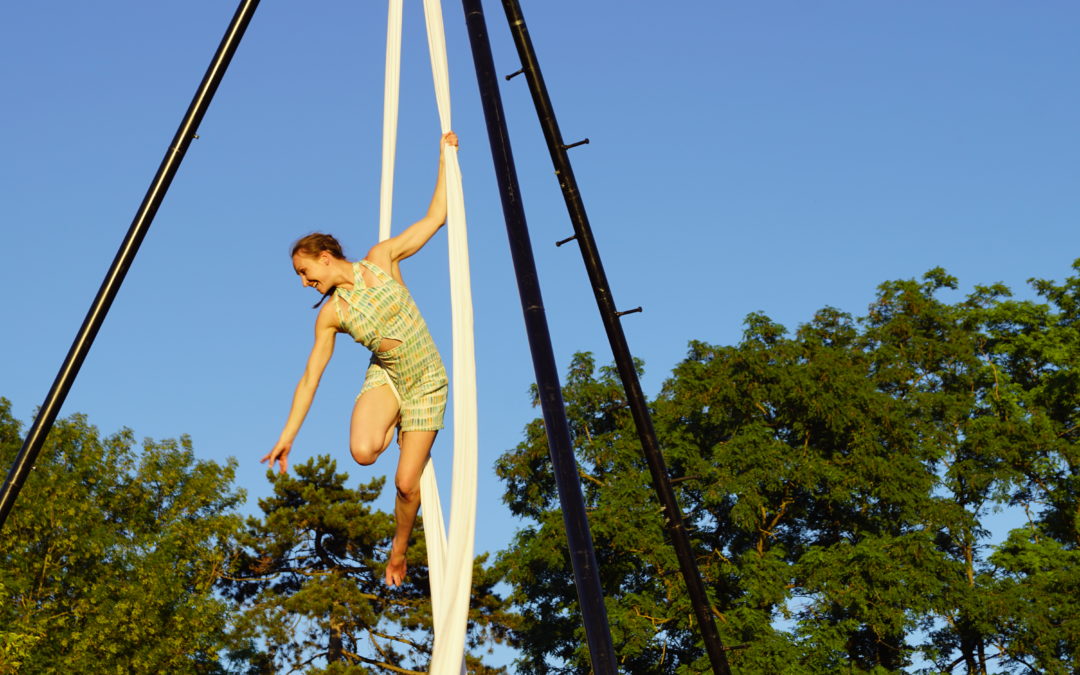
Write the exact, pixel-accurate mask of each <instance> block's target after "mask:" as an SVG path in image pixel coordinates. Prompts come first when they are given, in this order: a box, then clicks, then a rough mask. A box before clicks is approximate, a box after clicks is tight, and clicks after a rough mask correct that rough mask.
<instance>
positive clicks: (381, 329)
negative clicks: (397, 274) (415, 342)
mask: <svg viewBox="0 0 1080 675" xmlns="http://www.w3.org/2000/svg"><path fill="white" fill-rule="evenodd" d="M361 265H363V266H364V267H366V268H367V269H368V270H370V271H371V273H372V274H374V275H375V278H376V279H378V280H379V282H380V284H379V285H378V286H374V287H369V286H367V285H366V284H365V283H364V275H363V274H362V273H361V268H360V266H361ZM334 296H335V298H334V299H335V308H336V309H337V316H338V321H339V322H340V325H341V328H342V330H343V331H344V332H346V333H348V334H349V335H351V336H352V337H353V339H354V340H356V341H357V342H359V343H360V344H362V345H364V346H365V347H367V348H368V349H370V350H371V351H373V352H375V353H376V354H378V353H379V345H380V344H381V343H382V341H383V338H390V339H393V340H400V341H402V342H408V341H409V340H410V338H412V337H414V336H415V335H417V334H418V333H420V332H423V333H426V332H427V324H426V323H424V318H423V317H422V316H421V315H420V309H419V308H418V307H417V306H416V302H415V301H414V300H413V298H412V295H410V294H409V289H407V288H405V287H404V286H402V285H401V284H400V283H398V282H397V281H396V280H395V279H394V278H393V277H391V276H390V275H389V274H387V273H386V272H384V271H383V270H382V269H380V268H379V267H377V266H376V265H373V264H372V263H370V262H368V261H366V260H361V261H359V262H354V263H353V288H352V290H345V289H343V288H341V287H340V286H339V287H338V288H337V289H336V290H335V291H334Z"/></svg>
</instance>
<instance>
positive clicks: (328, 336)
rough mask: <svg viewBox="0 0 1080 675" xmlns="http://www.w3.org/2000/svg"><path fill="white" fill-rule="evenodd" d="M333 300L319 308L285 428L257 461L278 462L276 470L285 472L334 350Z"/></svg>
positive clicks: (271, 464)
mask: <svg viewBox="0 0 1080 675" xmlns="http://www.w3.org/2000/svg"><path fill="white" fill-rule="evenodd" d="M332 304H333V302H332V301H331V302H328V303H326V304H325V305H323V308H322V309H321V310H319V316H318V318H317V319H316V320H315V344H314V345H313V346H312V347H311V354H310V355H309V356H308V360H307V366H305V367H304V374H303V375H302V376H301V377H300V382H299V383H297V385H296V391H295V392H294V393H293V400H292V406H291V407H290V408H289V417H288V419H287V420H286V422H285V428H284V429H282V430H281V436H280V437H279V438H278V441H277V443H276V444H274V449H273V450H271V451H270V452H269V453H267V454H266V456H265V457H263V458H262V459H261V460H260V461H261V462H267V461H269V462H270V468H271V469H273V468H274V464H275V463H278V464H280V467H279V470H280V472H281V473H285V470H286V469H287V468H288V457H289V452H290V451H291V450H292V444H293V440H294V439H295V438H296V435H297V434H298V433H300V427H301V425H303V423H304V418H305V417H307V413H308V410H309V409H310V408H311V402H312V400H313V399H314V398H315V390H316V389H318V388H319V380H320V379H322V374H323V371H325V370H326V364H327V363H329V362H330V357H331V356H332V355H333V354H334V338H335V337H336V336H337V332H338V331H337V317H336V315H335V311H334V309H333V308H332V307H331V305H332Z"/></svg>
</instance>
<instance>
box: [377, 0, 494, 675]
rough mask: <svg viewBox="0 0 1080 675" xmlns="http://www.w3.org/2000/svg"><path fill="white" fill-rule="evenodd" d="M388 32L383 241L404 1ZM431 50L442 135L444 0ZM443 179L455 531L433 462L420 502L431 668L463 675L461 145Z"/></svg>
mask: <svg viewBox="0 0 1080 675" xmlns="http://www.w3.org/2000/svg"><path fill="white" fill-rule="evenodd" d="M387 16H388V18H387V35H386V86H385V89H384V97H385V98H384V103H383V152H382V157H383V164H382V183H381V197H380V208H379V238H380V240H382V239H386V238H388V237H389V236H390V214H391V210H392V209H391V203H392V197H393V173H394V156H395V148H396V139H397V113H398V98H399V83H400V78H401V66H400V64H401V16H402V0H389V10H388V13H387ZM424 18H425V22H426V24H427V36H428V51H429V53H430V56H431V73H432V78H433V80H434V84H435V99H436V103H437V105H438V109H439V121H440V125H441V127H442V133H446V132H448V131H450V130H451V129H452V127H451V119H450V75H449V67H448V64H447V59H446V36H445V31H444V28H443V20H442V6H441V3H440V1H439V0H424ZM443 153H444V155H443V162H444V167H445V169H444V170H445V172H446V175H445V180H446V207H447V217H446V230H447V243H448V249H449V254H450V303H451V325H452V328H453V347H452V355H453V366H452V368H453V372H452V377H451V383H452V390H451V391H452V399H453V421H454V461H453V476H452V481H451V488H452V489H451V499H450V529H449V531H450V535H451V536H449V537H448V536H447V530H446V526H445V524H444V523H443V511H442V505H441V502H440V499H439V490H438V485H437V484H436V481H435V469H434V467H433V465H432V462H431V461H430V460H428V464H427V466H426V467H425V468H424V473H423V475H422V476H421V480H420V503H421V508H422V509H423V517H424V533H425V538H426V542H427V551H428V570H429V577H430V582H431V607H432V618H433V623H434V630H435V645H434V650H433V653H432V657H431V663H430V665H429V668H428V672H429V673H431V674H432V675H454V674H456V673H459V672H460V673H463V674H464V673H465V658H464V656H465V629H466V626H467V624H468V614H469V597H470V591H471V588H472V567H473V546H474V539H475V533H476V475H477V445H478V440H477V412H476V355H475V344H474V339H473V310H472V283H471V280H470V275H469V248H468V233H467V231H466V226H465V197H464V192H463V188H462V181H461V169H460V167H459V165H458V158H457V148H456V147H451V146H447V147H445V148H444V149H443Z"/></svg>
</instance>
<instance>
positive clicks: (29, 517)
mask: <svg viewBox="0 0 1080 675" xmlns="http://www.w3.org/2000/svg"><path fill="white" fill-rule="evenodd" d="M21 445H22V441H21V439H20V438H19V426H18V423H17V422H16V421H15V420H14V419H13V418H12V417H11V410H10V404H9V403H8V401H6V400H5V399H0V461H2V462H3V463H4V465H5V466H10V465H11V464H12V463H13V461H14V458H15V455H16V453H17V452H18V450H19V448H20V447H21ZM232 480H233V465H232V464H231V463H230V464H229V465H226V466H221V465H219V464H216V463H214V462H206V461H199V460H196V459H195V458H194V455H193V452H192V448H191V442H190V440H189V439H188V438H186V437H185V438H181V439H180V440H178V441H177V440H166V441H152V440H147V441H145V442H144V443H143V444H142V448H141V449H139V448H137V446H136V444H135V441H134V438H133V436H132V433H131V431H130V430H128V429H125V430H123V431H121V432H119V433H117V434H114V435H112V436H108V437H105V438H102V437H101V435H100V434H99V432H98V430H97V429H96V428H95V427H93V426H91V425H89V424H88V423H87V421H86V419H85V418H84V417H82V416H81V415H74V416H72V417H70V418H69V419H66V420H61V421H59V422H57V423H56V424H55V426H54V427H53V430H52V432H51V433H50V434H49V437H48V439H47V441H46V443H45V446H44V448H43V449H42V452H41V454H40V455H39V457H38V460H37V462H36V464H35V466H34V470H33V472H32V473H31V474H30V476H29V478H28V479H27V481H26V483H25V485H24V486H23V489H22V492H21V496H20V499H19V501H18V503H17V504H16V506H15V508H14V509H13V510H12V511H11V513H10V515H9V517H8V520H7V522H6V524H5V526H4V532H3V537H0V597H2V601H0V673H3V672H11V673H14V672H18V673H25V674H32V673H78V672H82V673H100V672H116V673H121V672H122V673H146V674H148V675H149V674H156V673H218V672H224V670H223V668H224V666H223V665H222V663H221V654H222V652H223V650H224V649H225V648H226V644H225V641H224V637H223V636H224V633H225V629H226V625H227V621H228V607H227V605H226V604H225V603H224V602H223V601H222V600H221V599H220V598H218V597H217V596H216V595H215V594H214V592H213V584H214V581H215V579H216V577H217V575H218V573H219V572H220V570H221V568H222V566H223V564H224V563H225V562H226V560H227V556H228V553H227V551H228V545H229V540H230V538H231V536H232V533H233V532H234V531H235V529H236V527H237V525H238V519H237V517H236V515H235V512H234V509H235V507H236V506H237V505H238V504H239V503H241V501H242V500H243V494H242V493H241V492H238V491H236V490H234V489H233V488H232V485H231V484H232Z"/></svg>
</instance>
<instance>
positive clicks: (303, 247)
mask: <svg viewBox="0 0 1080 675" xmlns="http://www.w3.org/2000/svg"><path fill="white" fill-rule="evenodd" d="M323 251H326V252H327V253H329V254H330V255H332V256H333V257H335V258H337V259H338V260H345V259H346V258H345V252H344V251H342V250H341V244H339V243H338V240H337V239H335V238H334V236H333V235H332V234H323V233H322V232H312V233H311V234H309V235H306V236H303V237H300V238H299V239H297V240H296V242H295V243H293V246H292V253H290V254H289V257H290V258H291V257H292V256H294V255H296V254H297V253H303V254H304V255H306V256H310V257H312V258H316V257H318V255H319V254H320V253H322V252H323ZM335 290H337V286H331V287H330V288H328V289H327V290H326V292H325V293H323V296H322V297H321V298H319V301H318V302H316V303H315V304H314V305H312V308H314V309H318V308H319V305H321V304H323V302H325V301H326V299H327V298H329V297H330V296H331V295H333V294H334V291H335Z"/></svg>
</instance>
